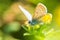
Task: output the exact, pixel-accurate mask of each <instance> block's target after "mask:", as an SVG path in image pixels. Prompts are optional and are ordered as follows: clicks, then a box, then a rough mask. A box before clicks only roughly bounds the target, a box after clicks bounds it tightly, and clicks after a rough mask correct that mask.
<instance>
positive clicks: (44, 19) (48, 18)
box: [40, 13, 52, 23]
mask: <svg viewBox="0 0 60 40" xmlns="http://www.w3.org/2000/svg"><path fill="white" fill-rule="evenodd" d="M40 20H41V21H42V22H43V23H50V22H51V21H52V14H50V13H47V14H46V15H45V16H43V17H42V18H41V19H40Z"/></svg>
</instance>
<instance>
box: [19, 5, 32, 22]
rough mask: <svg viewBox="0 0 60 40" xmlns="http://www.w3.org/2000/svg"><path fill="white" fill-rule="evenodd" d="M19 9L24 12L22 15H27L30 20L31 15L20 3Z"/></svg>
mask: <svg viewBox="0 0 60 40" xmlns="http://www.w3.org/2000/svg"><path fill="white" fill-rule="evenodd" d="M19 9H20V10H21V11H22V12H23V13H24V15H25V16H26V17H27V19H28V21H32V15H31V14H30V13H29V12H28V11H27V10H26V9H24V8H23V7H22V6H20V5H19Z"/></svg>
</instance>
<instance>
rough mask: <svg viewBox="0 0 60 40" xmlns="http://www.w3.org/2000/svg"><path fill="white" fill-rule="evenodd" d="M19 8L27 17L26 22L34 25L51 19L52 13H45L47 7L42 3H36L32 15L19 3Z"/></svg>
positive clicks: (48, 21)
mask: <svg viewBox="0 0 60 40" xmlns="http://www.w3.org/2000/svg"><path fill="white" fill-rule="evenodd" d="M19 8H20V9H21V11H22V12H23V13H24V14H25V16H26V17H27V19H28V20H27V21H28V22H27V24H29V25H32V26H34V25H36V24H40V23H43V24H44V23H47V24H48V23H50V22H51V20H52V14H50V13H47V8H46V6H45V5H43V4H42V3H38V5H37V7H36V9H35V12H34V15H33V16H32V15H31V14H30V13H29V12H28V11H27V10H25V9H24V8H23V7H22V6H20V5H19Z"/></svg>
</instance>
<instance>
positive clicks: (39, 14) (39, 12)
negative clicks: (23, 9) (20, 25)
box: [33, 3, 47, 19]
mask: <svg viewBox="0 0 60 40" xmlns="http://www.w3.org/2000/svg"><path fill="white" fill-rule="evenodd" d="M46 13H47V8H46V6H44V5H43V4H42V3H38V5H37V7H36V9H35V13H34V15H33V19H37V18H40V17H42V16H43V15H45V14H46Z"/></svg>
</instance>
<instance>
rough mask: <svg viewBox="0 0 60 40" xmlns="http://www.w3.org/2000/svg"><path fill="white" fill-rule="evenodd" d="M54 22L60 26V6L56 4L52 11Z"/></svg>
mask: <svg viewBox="0 0 60 40" xmlns="http://www.w3.org/2000/svg"><path fill="white" fill-rule="evenodd" d="M54 16H55V19H54V20H55V22H56V24H57V25H58V26H60V6H58V7H57V8H56V9H55V11H54Z"/></svg>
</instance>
